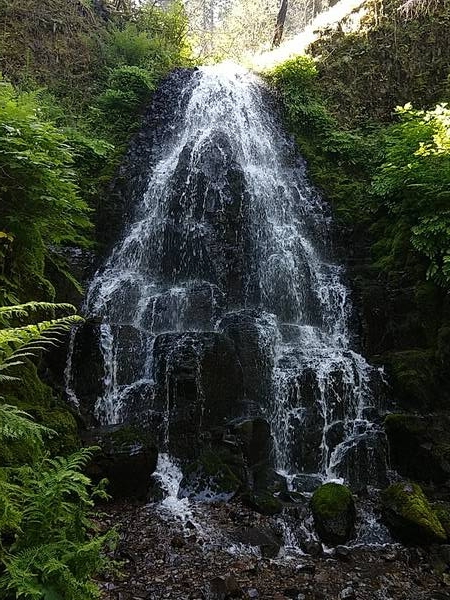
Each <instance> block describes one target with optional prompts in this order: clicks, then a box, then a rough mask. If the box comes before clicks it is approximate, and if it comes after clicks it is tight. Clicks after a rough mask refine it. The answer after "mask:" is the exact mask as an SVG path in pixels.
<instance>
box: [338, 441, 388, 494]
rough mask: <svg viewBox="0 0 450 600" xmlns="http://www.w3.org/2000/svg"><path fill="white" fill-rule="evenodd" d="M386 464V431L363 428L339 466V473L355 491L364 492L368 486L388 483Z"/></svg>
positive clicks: (383, 485) (377, 486) (379, 486)
mask: <svg viewBox="0 0 450 600" xmlns="http://www.w3.org/2000/svg"><path fill="white" fill-rule="evenodd" d="M386 465H387V453H386V436H385V433H384V432H383V431H373V430H370V431H364V430H363V431H362V432H361V433H360V434H357V435H356V438H355V439H353V440H352V441H351V444H350V445H349V448H348V449H347V450H346V452H345V455H344V457H343V459H342V461H341V462H340V464H339V466H338V468H337V474H338V475H339V477H342V478H343V479H344V480H345V481H349V482H350V487H351V489H352V490H353V491H354V492H362V491H364V490H365V489H366V488H367V487H368V486H373V487H376V488H378V489H380V488H383V487H385V486H386V485H387V484H388V480H387V477H386Z"/></svg>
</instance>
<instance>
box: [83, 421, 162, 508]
mask: <svg viewBox="0 0 450 600" xmlns="http://www.w3.org/2000/svg"><path fill="white" fill-rule="evenodd" d="M83 441H84V443H85V445H88V446H93V445H95V446H99V448H100V450H99V451H98V452H97V453H95V454H94V456H93V458H92V460H91V462H90V463H89V465H88V466H87V468H86V472H87V475H88V476H89V477H91V478H92V480H93V482H94V483H98V482H99V481H101V480H102V479H105V478H106V479H107V480H108V481H109V485H108V493H109V494H111V496H112V497H113V498H114V499H120V498H133V499H136V500H145V499H146V497H147V493H148V490H149V487H150V475H151V474H152V473H153V472H154V471H155V469H156V464H157V461H158V451H157V449H156V447H155V445H154V444H153V441H152V439H151V437H150V436H149V434H148V433H146V432H144V431H143V430H140V429H138V428H135V427H120V426H111V427H103V428H100V429H95V430H91V431H89V432H87V433H85V434H84V439H83Z"/></svg>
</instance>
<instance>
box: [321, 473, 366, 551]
mask: <svg viewBox="0 0 450 600" xmlns="http://www.w3.org/2000/svg"><path fill="white" fill-rule="evenodd" d="M311 509H312V513H313V517H314V525H315V527H316V531H317V533H318V534H319V537H320V539H321V540H322V541H323V542H325V543H326V544H330V545H332V546H336V545H338V544H344V543H345V542H347V541H348V540H349V539H350V537H351V535H352V533H353V530H354V526H355V518H356V510H355V503H354V501H353V496H352V493H351V491H350V490H349V488H348V487H347V486H345V485H341V484H339V483H325V484H324V485H322V486H320V488H318V489H317V490H316V491H315V492H314V494H313V497H312V499H311Z"/></svg>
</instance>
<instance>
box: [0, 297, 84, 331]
mask: <svg viewBox="0 0 450 600" xmlns="http://www.w3.org/2000/svg"><path fill="white" fill-rule="evenodd" d="M75 313H76V308H75V307H74V306H73V305H72V304H68V303H65V302H60V303H54V302H26V303H25V304H17V305H15V306H1V307H0V325H2V326H3V327H9V326H10V325H11V322H12V321H18V322H19V324H26V323H25V322H26V321H29V320H33V321H36V320H38V321H49V320H53V319H56V318H57V315H59V317H65V316H69V315H74V314H75Z"/></svg>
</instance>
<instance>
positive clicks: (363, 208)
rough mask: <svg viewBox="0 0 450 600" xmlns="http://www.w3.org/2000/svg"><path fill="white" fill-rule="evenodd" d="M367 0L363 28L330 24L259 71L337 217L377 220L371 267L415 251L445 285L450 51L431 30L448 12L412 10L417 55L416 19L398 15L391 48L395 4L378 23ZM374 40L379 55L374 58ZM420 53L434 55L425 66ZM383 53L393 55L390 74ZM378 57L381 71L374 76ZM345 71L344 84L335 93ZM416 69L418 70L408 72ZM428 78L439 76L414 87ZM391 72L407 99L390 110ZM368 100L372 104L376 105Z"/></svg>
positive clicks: (449, 279) (399, 263)
mask: <svg viewBox="0 0 450 600" xmlns="http://www.w3.org/2000/svg"><path fill="white" fill-rule="evenodd" d="M373 4H374V6H375V5H377V6H376V7H375V8H376V9H377V10H375V11H374V15H375V16H373V19H374V20H373V22H372V23H370V22H369V23H366V25H365V26H366V27H367V28H368V29H367V31H366V32H364V33H363V32H359V33H352V34H343V33H342V32H340V31H339V30H338V31H337V32H336V33H335V34H334V36H333V35H332V34H330V33H327V32H326V33H325V34H324V40H322V41H320V38H319V41H318V42H316V44H315V45H314V48H313V50H314V54H316V55H317V56H316V57H315V58H314V57H312V56H300V57H296V58H293V59H290V60H288V61H286V62H284V63H282V64H280V65H278V66H276V67H275V68H273V69H272V70H271V71H269V72H268V73H267V78H268V80H269V81H270V82H271V84H272V85H273V86H274V87H275V89H276V90H278V93H279V94H280V96H281V98H282V100H283V103H284V106H285V111H286V118H287V120H288V125H289V127H290V129H291V130H292V131H293V132H294V133H295V134H296V137H297V140H298V142H299V145H300V149H301V150H302V151H303V153H304V154H305V155H306V157H307V158H308V159H309V162H310V170H311V174H312V177H313V179H314V181H315V182H316V183H317V184H318V185H319V186H320V187H322V189H323V190H324V191H325V193H326V194H327V196H328V197H329V199H330V200H331V201H332V202H333V204H334V207H335V209H336V212H337V214H338V215H339V216H340V218H341V219H342V220H343V221H344V222H345V223H347V224H348V225H349V224H351V223H352V222H354V219H355V217H356V216H357V218H358V220H359V221H360V222H361V221H365V222H366V224H367V227H371V228H372V232H374V231H375V229H374V228H373V224H374V223H376V222H377V221H379V222H385V223H386V225H385V226H384V227H383V228H381V229H380V228H378V230H377V233H374V235H373V244H374V260H376V265H377V266H378V267H379V268H382V269H384V270H395V269H398V268H403V267H404V265H405V264H406V262H407V260H408V256H409V255H410V254H411V253H412V252H417V253H418V256H422V257H423V263H424V266H425V267H426V268H425V271H426V277H428V278H430V279H432V280H433V281H435V282H436V283H437V284H438V285H440V286H442V287H443V288H445V289H449V288H450V254H449V251H450V220H449V200H450V109H449V107H448V104H447V102H448V100H450V97H449V94H448V87H447V82H448V77H449V74H450V60H449V59H450V54H449V49H448V48H447V47H446V48H444V49H443V51H440V50H439V49H440V48H441V47H442V43H441V42H442V40H441V39H439V38H438V36H437V33H436V29H437V31H441V28H442V22H443V21H444V22H445V21H446V19H448V18H449V16H450V5H449V3H447V7H445V6H442V5H439V4H437V5H436V8H435V10H436V13H434V12H433V11H431V12H430V11H428V12H427V14H426V15H421V16H420V24H421V27H422V31H421V32H420V37H421V39H422V38H426V39H427V43H426V44H425V45H422V46H421V52H422V54H423V58H422V61H419V62H418V61H417V56H416V54H415V51H416V50H417V48H415V46H414V43H415V41H416V38H417V36H418V24H417V21H416V19H413V20H411V21H408V22H406V23H405V22H404V23H403V31H402V32H401V33H400V32H398V33H397V39H396V42H395V43H396V44H397V46H396V47H394V46H393V45H392V42H393V40H392V38H391V37H390V36H391V33H392V28H393V20H395V21H396V20H397V19H398V18H399V17H398V15H397V13H396V12H395V10H396V8H398V5H399V4H400V3H399V2H397V5H396V4H395V2H394V3H392V2H391V3H390V9H391V13H389V12H387V14H385V16H384V20H383V19H382V20H381V21H380V16H379V15H380V10H379V6H378V5H379V4H380V3H379V2H374V3H373ZM443 4H445V2H444V3H443ZM433 6H434V5H433ZM388 8H389V5H386V4H384V9H385V10H386V11H388ZM392 11H394V12H392ZM381 40H384V43H381ZM388 43H389V44H390V46H389V48H390V52H389V53H388V52H387V46H386V45H387V44H388ZM380 46H381V48H384V50H383V52H384V59H383V60H378V53H379V52H380V51H381V49H380ZM413 46H414V51H413V52H410V49H411V47H413ZM319 48H320V49H321V51H322V54H318V49H319ZM400 49H401V50H400ZM399 54H400V56H399ZM391 56H392V59H391ZM430 56H433V57H434V60H433V61H432V63H431V65H428V64H426V65H425V62H426V61H427V60H428V58H429V57H430ZM438 57H440V60H438ZM391 60H394V61H396V65H395V76H394V67H393V68H392V69H391V67H390V66H389V65H390V64H391ZM330 63H331V65H332V67H333V68H334V70H333V71H331V70H330ZM369 63H371V64H373V67H372V70H370V69H368V67H367V65H368V64H369ZM385 64H386V65H387V68H386V73H387V74H386V73H385V74H384V75H383V77H381V79H380V76H379V75H380V74H379V70H380V69H381V68H383V65H385ZM349 65H350V67H349ZM349 69H350V70H351V71H352V72H353V75H354V83H353V85H350V84H348V85H347V86H346V89H345V91H343V90H342V88H343V85H344V83H345V79H346V78H347V77H348V76H349V74H348V70H349ZM418 71H420V72H421V73H422V76H421V78H418V77H416V76H415V73H416V72H418ZM411 72H412V73H411ZM341 73H342V77H341ZM439 77H440V78H441V79H439ZM428 78H430V82H431V81H432V80H433V81H435V79H434V78H437V79H438V82H439V83H438V84H437V85H436V83H435V84H434V86H433V87H432V89H430V90H428V91H427V94H425V95H423V94H422V91H423V86H424V80H428ZM391 79H392V80H393V81H391ZM399 80H400V81H402V80H403V81H404V82H405V89H404V90H402V94H401V95H399V97H398V99H403V98H405V92H406V93H408V94H409V98H410V100H411V103H405V104H404V105H403V106H398V107H397V108H396V96H395V91H396V88H397V87H398V86H399ZM414 82H415V83H414ZM375 86H378V94H377V95H376V94H375V92H374V91H373V90H374V87H375ZM386 90H388V93H389V95H390V96H389V98H388V97H387V92H386ZM385 92H386V94H385ZM371 94H372V95H371ZM375 98H380V99H381V103H379V104H376V102H375ZM433 100H434V102H433ZM436 101H438V102H440V103H438V104H436ZM388 102H390V104H388ZM363 103H365V106H364V107H363ZM388 106H389V109H388V108H387V107H388ZM377 236H380V237H379V238H378V239H377Z"/></svg>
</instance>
